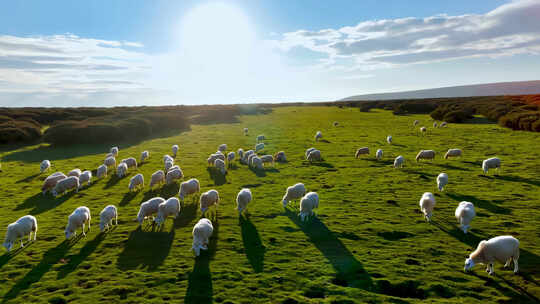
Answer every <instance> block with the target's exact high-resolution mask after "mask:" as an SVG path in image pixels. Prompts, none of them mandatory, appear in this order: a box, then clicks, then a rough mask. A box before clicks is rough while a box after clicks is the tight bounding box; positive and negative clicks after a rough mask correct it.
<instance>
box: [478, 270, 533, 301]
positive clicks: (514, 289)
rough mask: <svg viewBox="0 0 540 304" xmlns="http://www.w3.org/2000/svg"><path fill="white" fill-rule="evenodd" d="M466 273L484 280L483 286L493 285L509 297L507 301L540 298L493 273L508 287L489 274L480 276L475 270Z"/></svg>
mask: <svg viewBox="0 0 540 304" xmlns="http://www.w3.org/2000/svg"><path fill="white" fill-rule="evenodd" d="M468 275H470V276H474V277H476V278H477V279H479V280H482V281H484V282H485V283H484V285H485V286H490V287H493V288H494V289H495V290H497V291H500V292H501V293H502V294H504V295H505V296H507V297H509V298H511V301H509V302H508V303H538V302H540V299H538V297H536V296H534V295H532V294H530V293H529V292H527V291H526V290H525V289H523V288H522V287H520V286H517V285H515V284H514V283H512V282H510V281H508V280H506V279H504V278H503V277H502V276H499V275H498V274H495V275H494V276H495V277H497V278H498V279H500V280H501V281H503V282H505V283H506V284H507V285H508V286H509V287H510V288H508V287H505V286H503V285H501V284H500V283H499V282H497V281H496V280H495V279H493V278H491V277H489V276H481V275H479V274H477V273H476V272H468Z"/></svg>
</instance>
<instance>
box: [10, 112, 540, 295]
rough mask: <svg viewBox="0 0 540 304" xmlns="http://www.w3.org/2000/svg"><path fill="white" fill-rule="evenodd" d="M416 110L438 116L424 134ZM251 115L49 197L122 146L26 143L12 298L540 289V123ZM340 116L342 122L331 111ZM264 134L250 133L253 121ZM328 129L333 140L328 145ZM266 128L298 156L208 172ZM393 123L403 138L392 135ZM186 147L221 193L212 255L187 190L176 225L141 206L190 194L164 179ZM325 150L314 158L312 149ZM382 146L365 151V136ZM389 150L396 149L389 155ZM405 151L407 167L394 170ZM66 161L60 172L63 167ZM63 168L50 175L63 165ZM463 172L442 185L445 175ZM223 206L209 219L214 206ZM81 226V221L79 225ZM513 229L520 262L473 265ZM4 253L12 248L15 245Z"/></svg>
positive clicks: (13, 202) (197, 170)
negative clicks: (26, 226) (304, 215)
mask: <svg viewBox="0 0 540 304" xmlns="http://www.w3.org/2000/svg"><path fill="white" fill-rule="evenodd" d="M415 119H419V120H420V121H421V125H426V126H428V127H429V128H428V134H427V135H426V136H419V134H418V132H417V128H413V127H412V122H413V120H415ZM239 120H240V123H235V124H213V125H212V124H210V125H193V126H192V128H191V130H190V131H188V132H184V133H181V134H178V135H175V136H172V137H167V138H159V139H152V140H148V141H144V142H140V143H137V144H131V145H127V144H125V145H122V144H121V143H120V144H118V145H119V147H120V155H119V157H118V158H119V159H122V158H127V157H130V156H133V157H136V158H137V159H139V156H140V153H141V151H143V150H148V151H150V160H149V161H148V162H146V163H144V164H142V165H140V166H139V168H138V169H137V170H136V171H134V170H132V171H130V173H129V175H128V177H125V178H122V179H120V180H119V179H117V178H116V177H115V176H113V174H109V176H108V177H107V178H105V179H102V180H97V179H95V177H94V180H93V184H92V185H91V186H90V187H87V188H84V189H82V190H81V191H79V193H77V194H75V193H68V194H66V195H64V196H61V197H59V198H57V199H54V198H52V196H50V195H47V196H45V197H43V196H42V195H41V191H40V189H41V184H42V182H43V179H44V178H45V177H46V175H48V174H41V175H40V174H39V163H40V162H41V160H43V159H50V160H51V161H52V163H53V164H54V165H55V167H56V168H55V169H56V170H59V171H62V172H64V173H67V172H68V171H70V170H71V169H73V168H81V169H89V170H94V169H96V168H97V166H98V165H100V164H101V163H102V161H103V158H104V155H105V154H106V153H107V152H108V150H109V148H110V146H112V145H110V144H103V145H94V146H69V147H58V148H51V147H48V146H47V145H42V146H26V147H22V148H17V149H11V150H8V149H7V148H4V150H2V152H1V157H2V172H1V173H0V188H1V193H2V198H3V199H2V203H1V204H0V213H1V214H2V216H1V217H0V227H1V232H0V234H2V237H3V234H4V233H5V227H7V225H8V224H9V223H11V222H13V221H15V220H16V219H18V218H19V217H21V216H23V215H26V214H32V215H34V216H36V217H37V220H38V227H39V230H38V233H37V241H36V242H33V243H30V244H29V245H28V246H26V247H25V248H24V249H23V250H18V247H19V246H18V244H15V246H14V249H17V250H13V251H12V252H11V253H10V254H4V253H5V251H3V252H2V255H0V274H1V275H0V298H1V299H2V301H3V302H9V303H42V302H43V303H46V302H50V303H64V302H73V303H97V302H98V301H100V302H101V301H102V302H107V303H114V302H130V303H142V302H148V303H151V302H155V303H163V302H174V303H178V302H186V303H208V302H216V303H364V302H370V303H383V302H394V303H414V302H420V301H422V300H428V301H429V302H441V303H488V302H490V303H491V302H501V303H518V302H519V303H526V302H531V303H533V302H538V301H539V299H540V285H539V284H540V204H539V198H540V176H539V173H540V149H539V147H540V138H539V134H538V133H530V132H518V131H512V130H509V129H504V128H502V127H499V126H497V125H496V124H459V125H456V124H450V125H449V127H448V128H444V129H433V128H431V125H432V122H431V121H430V120H429V116H427V115H411V116H394V115H392V114H391V113H390V112H387V111H373V112H371V113H361V112H360V111H358V110H357V109H351V108H344V109H340V108H337V107H279V108H275V109H274V111H273V112H272V113H271V114H267V115H249V116H242V117H239ZM333 121H338V122H339V123H340V125H339V126H338V127H333V126H332V122H333ZM244 127H248V128H249V133H250V135H249V136H243V131H242V130H243V128H244ZM317 130H321V131H322V133H323V136H324V140H323V141H321V142H318V143H315V142H314V140H313V136H314V134H315V132H316V131H317ZM258 134H264V135H265V136H266V138H267V140H266V141H265V143H266V148H265V150H264V151H263V152H266V153H268V154H273V153H275V152H277V151H280V150H284V151H285V152H286V154H287V157H288V163H285V164H276V166H275V167H274V168H272V167H268V168H267V169H266V170H264V171H262V172H256V171H252V170H250V169H249V168H247V167H246V166H245V165H241V164H238V163H237V164H236V165H235V166H234V168H233V169H231V170H229V174H228V175H227V176H226V178H223V177H221V176H220V175H219V174H216V173H215V172H214V171H213V170H211V169H209V168H207V164H206V158H207V157H208V155H209V154H210V153H212V152H214V151H216V149H217V146H218V145H219V144H221V143H227V145H228V146H229V149H234V151H236V150H237V149H238V148H244V149H245V150H248V149H252V148H253V146H254V144H255V137H256V135H258ZM387 135H392V136H393V139H394V143H393V144H392V145H389V144H387V143H386V136H387ZM173 144H178V145H179V146H180V153H179V155H178V156H177V158H176V163H177V164H179V165H180V167H181V168H182V170H183V171H184V174H185V175H186V177H185V179H189V178H192V177H195V178H197V179H199V181H200V182H201V191H207V190H209V189H212V188H214V189H217V190H218V191H219V193H220V197H221V202H220V205H219V211H218V214H217V220H214V221H213V223H214V236H213V238H212V239H211V244H210V248H209V251H208V252H205V253H203V254H202V255H201V256H200V257H199V258H197V259H195V258H194V255H193V253H192V252H191V251H190V249H191V242H192V236H191V230H192V228H193V225H194V224H195V223H196V222H197V221H198V219H199V218H200V217H201V212H200V210H199V208H198V196H197V202H196V201H195V198H192V197H188V198H187V199H186V201H185V204H184V207H183V209H182V210H181V212H180V216H179V217H178V218H177V219H176V220H175V221H173V220H172V219H169V220H167V222H166V224H165V227H164V229H163V230H162V231H152V227H151V226H149V225H145V226H144V227H143V229H140V228H138V227H137V223H135V222H133V219H134V218H135V217H136V214H137V212H138V209H139V205H140V203H141V202H143V201H145V200H148V199H149V198H151V197H153V196H158V195H160V196H162V197H165V198H168V197H171V196H174V195H177V193H178V185H170V186H165V187H163V188H162V189H160V190H156V191H154V192H151V191H149V189H148V182H149V179H150V175H151V174H152V173H153V172H154V171H156V170H158V169H163V162H162V157H163V155H164V154H170V147H171V145H173ZM312 146H313V147H316V148H318V149H320V150H321V151H322V154H323V157H324V161H323V162H321V163H314V164H312V165H310V164H309V163H307V162H306V161H304V159H303V158H304V151H305V150H306V149H307V148H309V147H312ZM362 146H368V147H370V149H371V155H370V156H369V157H365V158H362V159H354V153H355V151H356V149H357V148H359V147H362ZM378 148H382V149H383V150H384V160H383V161H376V160H375V159H374V158H375V157H374V153H375V151H376V150H377V149H378ZM448 148H461V149H463V151H464V156H463V157H462V158H460V159H453V160H444V159H443V157H442V156H443V154H444V152H445V151H446V150H447V149H448ZM420 149H434V150H435V151H437V152H438V155H437V157H436V160H435V161H433V162H426V163H416V162H415V161H414V157H415V155H416V153H417V152H418V151H419V150H420ZM398 155H403V156H404V157H405V167H404V168H403V169H400V170H398V169H393V168H392V163H393V159H394V158H395V157H396V156H398ZM492 156H498V157H500V158H501V159H502V162H503V164H502V170H501V172H500V175H499V176H493V173H491V172H490V174H489V176H487V177H486V176H482V171H481V161H482V160H483V159H485V158H488V157H492ZM55 169H54V168H53V170H55ZM52 172H54V171H51V172H49V173H52ZM135 172H140V173H143V174H144V177H145V182H146V184H147V186H146V187H145V189H144V190H143V191H140V192H138V193H136V194H135V193H134V194H130V193H128V183H129V178H130V177H131V176H133V175H134V174H135ZM440 172H446V173H448V175H449V178H450V183H449V185H448V186H447V187H446V189H445V191H444V192H443V193H439V192H438V191H436V181H435V178H436V176H437V175H438V174H439V173H440ZM297 182H303V183H304V184H305V185H306V187H307V189H308V191H316V192H318V193H319V196H320V205H319V209H318V210H316V212H317V217H316V218H314V219H313V220H312V221H311V222H309V223H307V224H302V223H300V221H299V219H298V216H297V213H298V210H297V209H298V202H295V203H293V204H292V206H293V208H290V209H288V210H284V208H283V206H282V204H281V198H282V196H283V194H284V191H285V189H286V187H287V186H289V185H292V184H294V183H297ZM243 187H248V188H251V191H252V193H253V201H252V202H251V204H250V206H249V207H248V210H249V215H247V216H246V217H245V218H239V216H238V214H237V211H236V209H235V208H236V203H235V198H236V194H237V193H238V191H239V190H240V189H241V188H243ZM428 191H429V192H434V193H436V198H437V205H436V207H435V211H434V216H433V221H432V223H427V222H426V221H425V220H424V219H423V216H422V215H421V213H420V211H419V207H418V200H419V199H420V197H421V195H422V193H424V192H428ZM463 200H467V201H470V202H472V203H474V204H475V207H476V211H477V216H476V218H475V219H474V220H473V222H472V224H471V227H472V229H471V231H470V233H469V234H467V235H464V234H463V233H462V232H461V230H459V229H458V227H457V222H456V219H455V217H454V210H455V208H456V206H457V205H458V203H459V202H460V201H463ZM108 204H114V205H116V206H117V207H118V209H119V226H117V227H116V228H115V229H114V230H113V231H111V232H109V233H105V234H101V233H99V227H98V223H99V212H100V211H101V210H102V209H103V208H104V207H105V206H106V205H108ZM83 205H85V206H87V207H89V208H90V210H91V213H92V216H93V221H92V223H93V224H92V230H91V231H90V232H89V233H88V234H87V236H86V237H85V238H80V237H79V238H76V239H73V240H70V241H66V240H65V237H64V228H65V225H66V223H67V216H68V215H69V214H70V213H71V212H72V211H73V210H74V209H75V208H76V207H78V206H83ZM213 210H214V209H211V211H210V214H209V216H210V217H212V218H213V217H214V216H215V214H214V211H213ZM79 234H80V232H79ZM504 234H511V235H514V236H515V237H517V238H518V239H519V240H520V248H521V257H520V260H519V262H520V272H519V274H518V275H514V274H513V273H512V271H511V270H510V269H504V268H503V267H502V265H501V264H497V265H496V266H495V275H494V276H492V277H490V276H489V275H488V274H487V273H486V272H485V271H484V269H485V267H484V266H481V265H478V266H476V267H475V268H474V269H473V271H472V272H469V273H464V272H463V263H464V260H465V258H466V257H467V256H468V254H469V253H470V251H471V250H473V249H474V248H476V245H477V243H478V242H479V241H480V240H482V239H488V238H491V237H494V236H497V235H504ZM1 249H2V250H4V248H1Z"/></svg>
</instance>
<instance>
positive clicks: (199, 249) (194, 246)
mask: <svg viewBox="0 0 540 304" xmlns="http://www.w3.org/2000/svg"><path fill="white" fill-rule="evenodd" d="M191 249H193V251H194V252H195V255H196V256H199V255H200V254H201V246H199V245H195V244H194V245H193V247H192V248H191Z"/></svg>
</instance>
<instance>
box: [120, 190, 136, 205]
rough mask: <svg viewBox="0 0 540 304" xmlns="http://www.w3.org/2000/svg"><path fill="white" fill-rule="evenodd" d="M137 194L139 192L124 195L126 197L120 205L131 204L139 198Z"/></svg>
mask: <svg viewBox="0 0 540 304" xmlns="http://www.w3.org/2000/svg"><path fill="white" fill-rule="evenodd" d="M137 194H138V192H133V191H129V192H128V193H126V194H124V197H123V198H122V200H121V201H120V203H118V205H119V206H125V205H127V204H129V202H131V200H133V199H134V198H135V197H136V196H137Z"/></svg>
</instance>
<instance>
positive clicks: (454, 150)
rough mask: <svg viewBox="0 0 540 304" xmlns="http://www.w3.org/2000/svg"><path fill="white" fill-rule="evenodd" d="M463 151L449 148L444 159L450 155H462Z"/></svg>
mask: <svg viewBox="0 0 540 304" xmlns="http://www.w3.org/2000/svg"><path fill="white" fill-rule="evenodd" d="M461 154H462V151H461V150H460V149H448V151H447V152H446V154H444V159H448V158H450V157H458V156H461Z"/></svg>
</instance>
